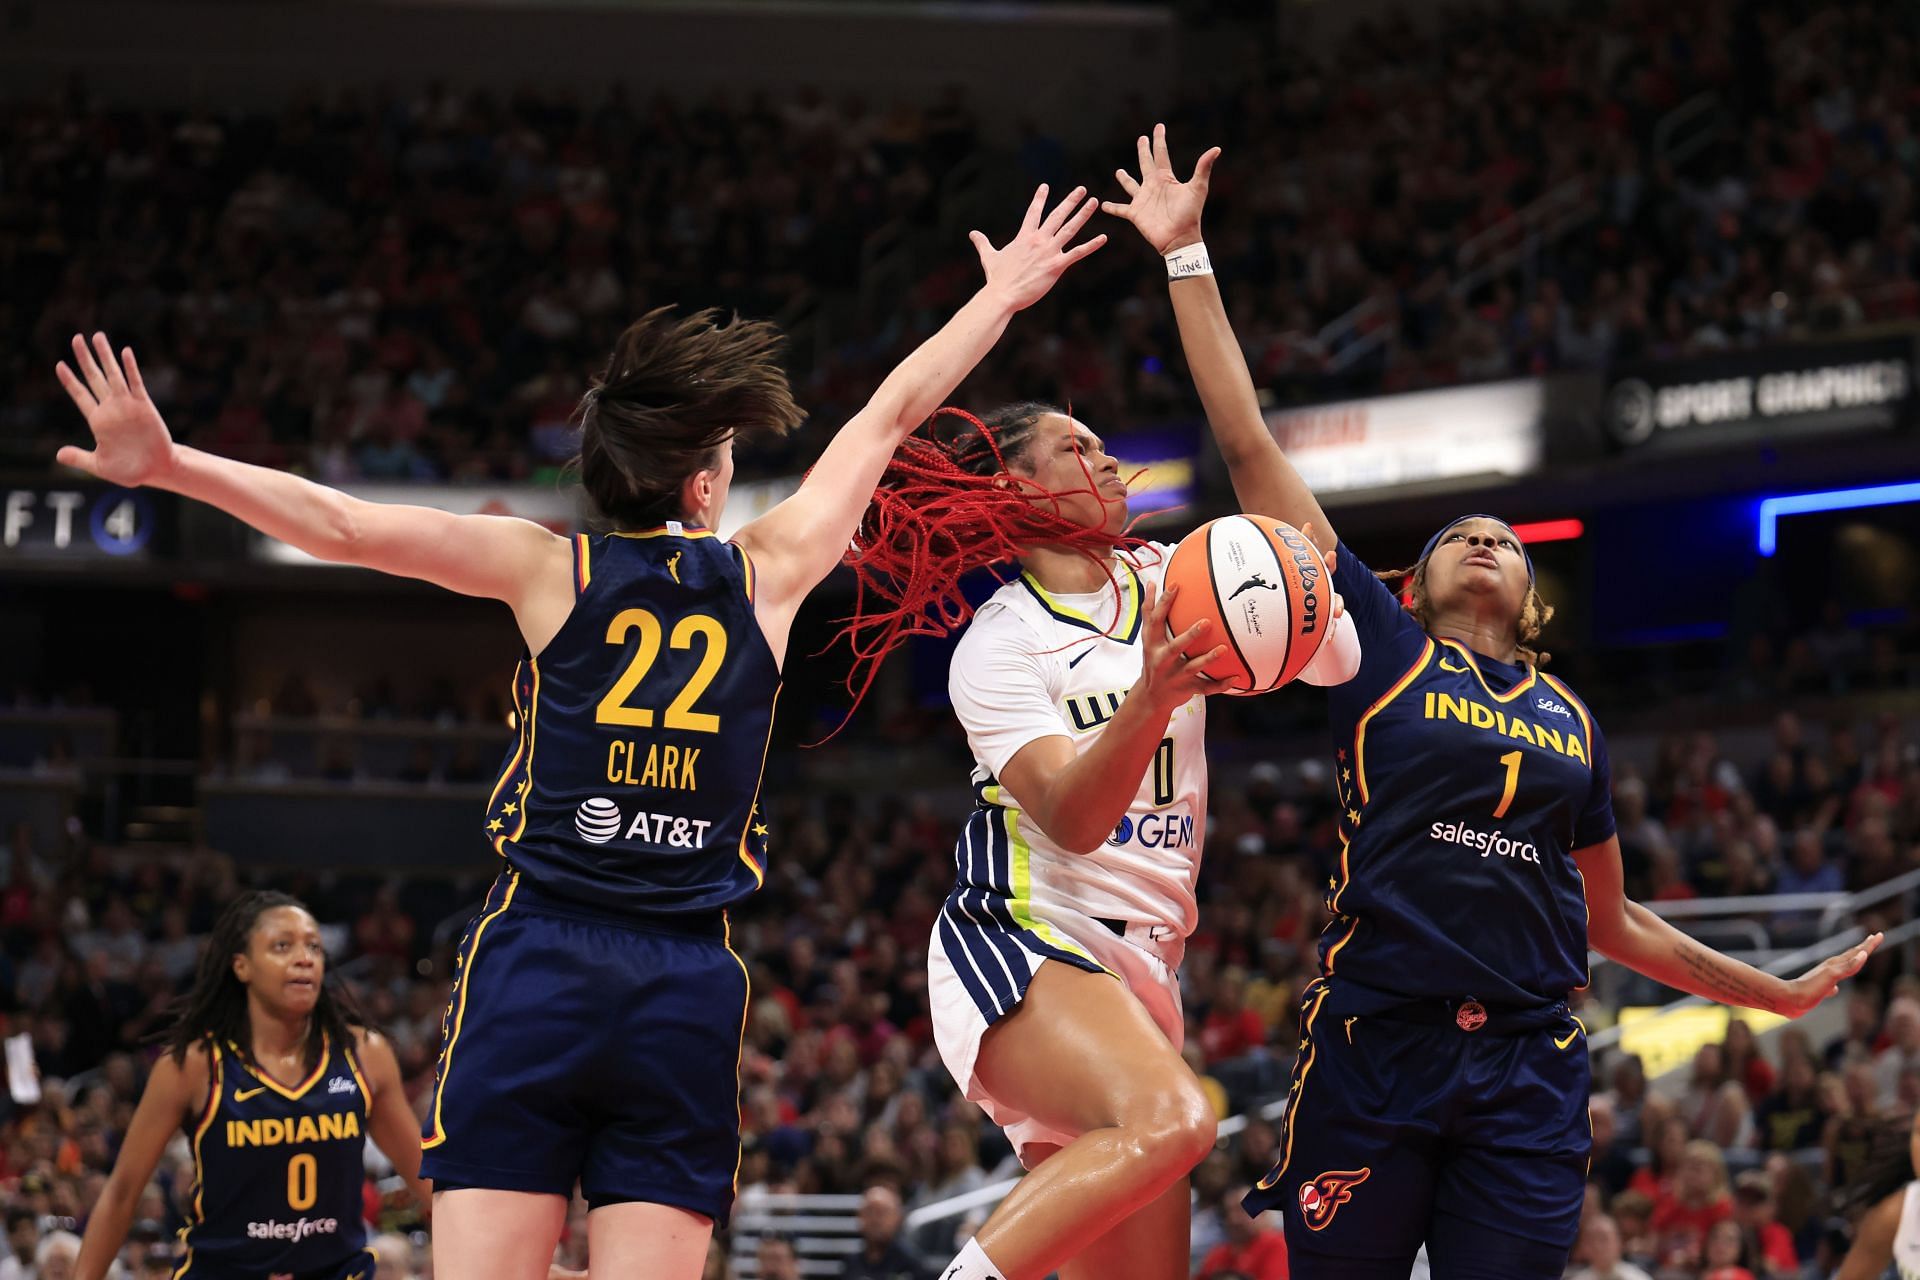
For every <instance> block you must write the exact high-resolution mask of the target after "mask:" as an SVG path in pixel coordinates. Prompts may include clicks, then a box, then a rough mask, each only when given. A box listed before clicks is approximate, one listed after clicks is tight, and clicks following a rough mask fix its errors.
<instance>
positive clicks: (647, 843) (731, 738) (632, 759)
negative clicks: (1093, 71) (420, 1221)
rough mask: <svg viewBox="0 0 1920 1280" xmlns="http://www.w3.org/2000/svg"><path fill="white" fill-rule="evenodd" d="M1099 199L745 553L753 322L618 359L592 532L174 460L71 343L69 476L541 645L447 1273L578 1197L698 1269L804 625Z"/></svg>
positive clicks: (439, 1094)
mask: <svg viewBox="0 0 1920 1280" xmlns="http://www.w3.org/2000/svg"><path fill="white" fill-rule="evenodd" d="M1084 195H1085V192H1084V191H1075V192H1073V193H1072V194H1071V195H1069V196H1068V197H1067V199H1066V200H1064V201H1062V202H1061V203H1060V204H1059V205H1057V206H1055V207H1054V208H1053V210H1052V211H1051V212H1049V211H1048V210H1047V208H1046V200H1047V189H1046V188H1045V187H1042V188H1040V190H1039V191H1038V192H1036V193H1035V195H1034V198H1033V203H1032V205H1031V207H1030V208H1029V209H1028V210H1027V216H1026V219H1025V221H1024V223H1023V224H1022V225H1021V228H1020V230H1019V233H1018V234H1017V235H1016V236H1015V237H1014V238H1013V239H1012V240H1011V241H1009V242H1008V243H1007V244H1006V245H1005V246H1004V247H1002V248H999V249H996V248H994V247H993V246H992V245H991V244H990V243H989V242H988V240H987V238H986V237H985V236H984V235H982V234H981V233H980V232H977V231H976V232H974V233H973V242H974V246H975V248H976V249H977V250H978V251H979V255H980V263H981V267H982V269H983V271H984V273H985V276H986V280H985V283H984V284H983V285H982V286H981V288H980V290H979V292H978V293H976V294H975V295H974V296H973V297H972V298H971V299H969V300H968V301H967V303H966V304H965V305H964V306H962V307H961V308H960V310H959V312H958V313H957V314H956V315H954V317H953V318H952V319H950V320H949V321H948V322H947V324H946V325H945V326H944V327H942V328H941V330H940V331H939V332H938V333H936V334H934V335H933V336H932V337H931V338H929V339H928V340H927V341H926V342H925V343H923V344H922V345H921V346H920V347H919V349H917V350H916V351H914V352H913V353H912V354H911V355H909V356H908V357H907V359H906V360H905V361H904V362H903V363H902V364H901V365H900V366H899V367H898V368H897V369H895V370H894V371H893V372H892V373H891V374H889V375H888V377H887V378H886V379H885V381H883V382H882V383H881V384H880V386H879V388H878V389H877V390H876V391H875V392H874V395H873V398H872V400H871V401H869V403H868V404H867V406H866V408H864V409H863V410H861V411H860V412H859V413H858V414H856V415H855V416H854V417H853V419H852V420H851V421H849V422H848V423H847V424H846V426H845V427H844V428H842V430H841V431H840V432H839V433H838V434H837V435H836V436H835V437H834V438H833V440H832V441H831V442H830V443H829V444H828V445H827V448H826V452H825V453H824V454H823V455H822V456H821V458H820V461H819V463H818V464H817V465H816V466H815V467H814V468H813V470H812V471H811V472H810V473H809V475H808V477H807V479H806V480H805V481H804V482H803V483H802V484H801V485H800V488H799V490H798V492H796V493H795V494H794V495H793V496H791V497H789V498H788V499H786V501H784V502H782V503H780V504H779V505H778V506H776V507H774V508H773V510H771V511H769V512H767V513H766V514H765V515H762V516H761V517H759V518H758V519H757V520H754V521H753V522H751V523H750V524H748V525H746V526H745V527H744V528H743V529H741V530H740V532H739V533H738V534H737V535H735V537H734V539H733V541H732V542H731V543H729V542H726V541H723V540H721V539H720V538H718V537H716V536H715V535H714V533H713V528H714V526H716V525H717V524H718V523H719V520H720V516H721V514H722V510H723V508H724V507H725V505H726V500H727V492H728V487H729V482H730V481H731V479H732V476H733V445H734V440H735V437H736V436H738V435H746V434H750V433H752V432H755V431H765V430H773V431H779V430H781V429H783V428H785V427H790V426H792V425H793V424H794V423H795V422H797V421H798V420H799V418H800V417H801V414H800V412H799V410H798V408H797V407H796V406H795V405H794V403H793V398H792V394H791V392H790V390H789V388H788V385H787V379H786V374H785V372H784V370H782V368H781V367H780V360H779V356H780V345H781V343H780V337H779V334H778V332H777V331H776V330H774V329H773V327H772V326H770V325H767V324H764V323H759V322H754V321H743V320H740V319H738V318H737V317H736V318H734V319H733V320H732V321H731V322H729V323H716V322H715V317H713V316H711V315H710V314H702V315H695V316H691V317H687V318H675V317H674V316H672V315H671V314H670V313H669V312H668V311H667V310H666V309H664V308H663V309H661V310H659V311H655V312H652V313H650V314H648V315H647V316H645V317H643V318H641V319H640V320H639V321H637V322H635V323H634V324H633V325H632V326H631V327H630V328H629V329H628V330H627V332H626V333H625V334H623V335H622V336H621V339H620V342H619V345H618V347H617V348H616V350H615V351H614V354H613V356H612V358H611V359H609V360H608V362H607V366H606V370H605V373H604V374H603V376H602V377H601V378H600V379H598V380H597V381H596V383H595V384H594V387H593V390H592V391H590V392H589V393H588V395H587V397H586V400H585V401H584V402H583V404H582V406H581V410H580V413H581V457H580V469H581V478H582V481H583V483H584V485H585V487H586V489H587V492H588V494H589V496H590V497H591V498H592V499H593V501H594V503H595V505H596V506H597V507H598V508H599V511H600V513H601V514H602V516H603V517H604V518H605V520H606V523H607V524H608V525H610V526H611V528H610V529H609V530H608V531H606V532H604V533H599V534H594V535H586V534H582V535H579V536H577V537H572V538H566V537H561V536H559V535H556V534H554V533H552V532H550V531H548V530H547V529H545V528H543V527H541V526H540V525H537V524H533V523H531V522H529V521H525V520H516V519H508V518H501V517H495V516H485V515H473V516H460V515H450V514H448V513H446V512H443V511H435V510H428V509H425V508H420V507H409V506H401V505H389V504H383V503H374V502H364V501H361V500H359V499H357V498H354V497H352V496H350V495H347V494H343V493H340V492H337V491H335V490H332V489H328V488H326V487H324V486H321V485H317V484H313V483H311V482H309V481H306V480H303V479H301V478H299V477H297V476H293V475H288V474H286V473H283V472H279V471H273V470H270V469H268V468H264V467H254V466H247V465H245V464H242V463H239V462H235V461H233V460H231V459H227V458H219V457H215V456H213V455H211V454H207V453H204V452H202V451H200V450H197V449H191V448H187V447H185V446H181V445H177V444H175V443H174V442H173V440H172V438H171V436H170V435H169V433H168V430H167V426H166V424H165V423H164V422H163V421H162V420H161V418H160V415H159V413H158V411H157V410H156V409H155V408H154V405H153V402H152V400H151V399H150V398H149V397H148V396H147V394H146V390H145V388H144V387H143V386H142V385H141V380H140V372H139V367H138V365H137V364H136V363H135V362H134V359H133V353H132V352H131V351H123V352H121V353H120V358H119V359H118V360H116V359H115V358H114V352H113V350H112V348H111V347H109V346H108V344H107V341H106V338H105V336H104V335H99V334H96V335H95V337H94V341H93V344H92V346H91V347H89V346H88V344H87V343H86V342H85V341H84V340H83V339H81V338H79V337H76V338H75V339H74V343H73V354H74V361H75V363H74V367H73V368H68V367H67V366H66V365H64V364H62V365H61V366H60V368H59V374H60V380H61V382H62V384H63V385H64V386H65V387H66V389H67V392H68V394H69V395H70V396H71V397H72V398H73V401H74V403H75V404H76V405H77V406H79V408H80V410H81V412H82V413H84V414H85V415H86V418H87V425H88V427H89V428H90V429H91V431H92V433H93V437H94V441H95V445H94V448H93V449H92V450H86V449H81V448H77V447H71V446H70V447H68V448H64V449H62V450H61V451H60V454H59V458H60V461H62V462H64V463H67V464H68V465H71V466H77V467H80V468H82V469H84V470H86V471H88V472H90V473H92V474H94V475H97V476H100V477H101V478H103V479H106V480H110V481H112V482H114V483H117V484H123V485H141V484H145V485H153V486H155V487H158V488H162V489H168V490H171V491H172V492H175V493H179V494H182V495H185V496H186V497H190V498H194V499H197V500H199V501H202V502H206V503H209V504H211V505H213V506H216V507H219V508H220V509H222V510H224V511H226V512H228V513H230V514H232V515H234V516H237V517H239V518H240V519H242V520H244V521H246V522H247V523H249V524H251V525H253V526H254V527H255V528H257V529H260V530H261V531H262V532H264V533H267V534H269V535H270V536H272V537H276V538H279V539H281V540H282V541H284V542H288V543H291V544H293V545H294V546H297V547H299V548H301V549H302V550H304V551H306V552H308V553H309V554H311V555H314V556H318V557H320V558H322V559H326V560H333V561H337V562H341V563H347V564H356V565H362V566H365V567H367V568H372V569H379V570H382V571H384V572H387V573H393V574H401V575H405V576H407V577H413V578H421V579H425V580H426V581H429V582H433V583H437V584H439V585H441V586H443V587H446V588H448V589H450V590H453V591H459V592H461V593H463V594H467V595H473V596H483V597H490V598H492V599H496V600H501V601H504V602H505V603H507V604H508V605H510V606H511V607H512V609H513V613H514V618H515V620H516V621H517V622H518V624H519V629H520V633H521V635H522V637H523V638H524V640H525V641H526V654H525V656H524V657H523V658H522V660H521V662H520V665H519V668H518V669H517V670H516V672H515V678H514V702H515V706H516V707H517V708H519V710H520V717H519V728H520V734H521V736H520V739H519V741H517V742H516V743H514V744H513V745H512V746H511V747H510V748H509V749H508V752H507V757H506V765H505V769H504V772H503V773H502V776H501V779H500V782H499V784H498V785H497V786H496V787H495V788H494V793H493V797H492V799H491V800H490V801H489V802H488V811H487V817H486V821H485V823H484V830H485V832H486V834H487V840H488V843H489V844H490V845H491V846H492V848H493V849H494V851H495V852H496V853H497V854H498V855H499V857H500V859H501V871H500V876H499V879H498V880H497V881H496V883H495V885H494V888H493V890H492V892H491V893H490V894H489V895H488V900H487V903H486V906H485V909H484V911H483V913H482V914H481V915H479V916H478V917H477V918H476V919H475V921H474V923H473V926H472V928H471V929H470V930H469V932H468V935H467V938H466V940H465V941H464V942H463V943H462V944H461V947H460V952H459V959H458V961H457V968H456V975H457V976H456V979H455V986H454V993H453V997H452V1003H451V1005H450V1007H449V1009H448V1014H447V1018H446V1020H445V1028H446V1029H445V1031H444V1033H443V1040H442V1045H441V1054H440V1064H439V1069H438V1071H437V1073H436V1078H435V1084H434V1092H433V1097H432V1100H431V1103H430V1105H429V1108H428V1111H429V1114H428V1117H427V1131H428V1132H427V1137H426V1138H425V1140H424V1142H423V1146H424V1148H425V1151H426V1155H425V1159H424V1162H423V1164H422V1175H423V1176H424V1177H427V1178H429V1179H431V1180H432V1182H433V1184H434V1203H435V1213H434V1217H435V1223H434V1225H435V1230H436V1236H437V1238H436V1241H435V1247H434V1254H435V1257H434V1262H435V1267H436V1270H437V1272H438V1273H439V1274H441V1275H444V1276H449V1277H454V1278H456V1280H544V1278H545V1277H546V1276H547V1273H548V1264H549V1262H550V1260H551V1259H552V1257H553V1250H554V1244H555V1242H556V1241H557V1240H558V1238H559V1235H560V1230H561V1228H562V1226H563V1225H564V1223H565V1221H566V1214H567V1203H568V1197H569V1195H570V1194H571V1193H572V1192H573V1189H574V1187H575V1186H576V1184H577V1185H578V1186H579V1188H580V1190H581V1192H582V1194H583V1195H584V1196H585V1197H586V1199H587V1202H588V1204H589V1206H590V1212H589V1213H588V1215H587V1235H588V1242H589V1244H588V1247H589V1253H590V1261H591V1264H592V1269H593V1272H594V1274H596V1275H600V1276H612V1277H622V1276H644V1277H649V1278H650V1280H651V1278H653V1277H661V1278H662V1280H692V1278H693V1277H695V1276H698V1275H699V1274H700V1271H701V1268H702V1266H703V1265H704V1263H705V1260H706V1255H707V1241H708V1238H709V1237H710V1235H711V1234H712V1231H713V1228H714V1226H715V1224H716V1223H717V1224H720V1225H723V1226H724V1225H725V1223H726V1221H727V1215H728V1213H729V1211H730V1210H731V1208H732V1204H733V1196H734V1180H735V1178H736V1176H737V1173H738V1169H739V1161H740V1133H739V1121H740V1095H739V1076H738V1071H739V1061H740V1037H741V1035H742V1029H743V1027H744V1023H745V1017H746V1004H747V975H746V968H745V966H744V964H742V963H741V962H740V960H739V958H738V957H737V956H735V955H734V954H733V953H732V949H731V948H730V947H729V946H728V945H727V937H728V924H727V915H726V912H727V909H728V908H729V907H731V906H733V905H735V904H738V903H740V902H742V901H744V900H745V899H746V898H747V897H748V896H750V895H751V894H752V893H753V892H754V890H755V889H756V888H758V887H759V884H760V881H761V879H762V876H763V874H764V872H763V867H764V862H765V858H766V854H767V838H768V834H769V833H768V829H767V827H766V825H765V824H764V823H762V822H761V821H760V820H759V818H758V816H757V804H758V798H759V788H760V779H761V775H762V772H763V769H764V762H765V754H766V744H767V741H768V735H769V734H770V732H771V729H772V721H773V707H774V701H775V698H776V697H777V695H778V691H779V683H780V670H781V666H782V663H783V661H784V658H785V655H786V648H787V638H788V630H789V628H790V627H791V625H792V622H793V617H794V613H795V611H796V610H797V609H798V608H799V605H800V602H801V601H802V600H803V599H804V598H805V597H806V595H807V593H808V592H810V591H811V590H812V589H813V588H814V587H815V586H816V585H817V584H818V583H819V582H820V580H821V579H822V578H824V577H825V576H826V575H827V574H828V573H829V572H831V571H832V569H833V567H834V566H835V565H836V564H837V563H838V562H839V560H840V558H841V556H842V555H843V554H844V553H845V551H846V548H847V544H848V541H849V539H850V538H851V537H852V536H853V534H854V531H855V529H856V528H857V526H858V525H859V523H860V520H861V518H862V515H863V513H864V512H865V511H866V508H867V504H868V499H869V496H870V495H871V493H872V489H873V486H874V484H875V483H876V482H877V481H878V480H879V478H880V475H881V472H882V471H883V469H884V468H885V467H886V466H887V464H888V462H889V460H890V459H891V458H892V456H893V452H894V449H895V447H896V446H897V445H898V444H899V443H900V441H901V440H902V439H903V438H904V437H905V436H906V435H907V433H908V432H910V431H911V430H913V428H914V427H915V426H917V425H918V424H920V423H922V422H924V421H925V420H926V417H927V415H928V414H929V413H931V412H932V411H933V409H934V408H935V406H937V405H938V404H939V403H940V401H941V400H943V399H944V398H945V397H946V396H947V395H948V394H950V393H951V392H952V391H953V389H954V387H956V386H957V385H959V382H960V380H961V379H962V378H963V377H965V376H966V374H967V373H968V372H969V371H970V370H971V369H972V368H973V367H974V365H976V364H977V363H979V361H980V359H981V358H982V357H983V356H985V355H986V353H987V351H988V350H989V349H990V348H991V347H992V346H993V344H994V343H995V342H996V341H997V340H998V339H999V337H1000V335H1001V333H1003V332H1004V331H1005V329H1006V327H1007V324H1008V323H1009V322H1010V321H1011V320H1012V318H1013V316H1014V314H1015V313H1016V312H1018V311H1020V310H1022V309H1023V308H1025V307H1028V306H1031V305H1032V304H1033V303H1034V302H1036V301H1038V300H1039V299H1040V298H1041V297H1043V296H1045V294H1046V293H1047V291H1048V290H1049V289H1051V288H1052V287H1053V284H1054V282H1055V281H1056V280H1058V279H1059V278H1060V275H1061V273H1062V272H1064V271H1065V270H1066V269H1067V268H1068V267H1070V266H1072V265H1073V264H1074V263H1075V262H1077V261H1079V260H1080V259H1082V258H1084V257H1086V256H1087V255H1088V254H1090V253H1092V252H1093V251H1094V250H1096V249H1098V248H1099V247H1100V245H1101V244H1102V243H1103V242H1104V240H1105V237H1101V236H1096V237H1094V238H1093V239H1092V240H1089V241H1087V242H1086V243H1084V244H1081V245H1078V246H1075V245H1073V244H1072V240H1073V238H1074V236H1075V235H1077V234H1078V233H1079V231H1080V229H1081V228H1082V227H1083V226H1084V225H1085V224H1086V221H1087V219H1088V218H1089V217H1091V216H1092V214H1093V211H1094V207H1095V202H1093V201H1086V202H1085V203H1083V202H1082V197H1083V196H1084ZM656 760H661V761H663V762H664V763H663V764H662V765H661V766H660V767H659V768H658V769H656V767H655V763H654V762H655V761H656ZM675 761H677V762H678V763H677V764H675V763H673V762H675ZM608 797H615V798H613V799H610V798H608ZM629 820H630V825H629ZM403 1167H405V1166H403Z"/></svg>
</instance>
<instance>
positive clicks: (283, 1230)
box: [247, 1218, 340, 1241]
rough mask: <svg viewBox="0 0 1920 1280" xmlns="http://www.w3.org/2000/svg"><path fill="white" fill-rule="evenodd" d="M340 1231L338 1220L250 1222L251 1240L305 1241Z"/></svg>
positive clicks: (248, 1228)
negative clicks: (309, 1237) (311, 1237)
mask: <svg viewBox="0 0 1920 1280" xmlns="http://www.w3.org/2000/svg"><path fill="white" fill-rule="evenodd" d="M339 1230H340V1219H338V1218H296V1219H294V1220H293V1221H292V1222H274V1221H272V1220H268V1221H266V1222H249V1223H248V1224H247V1239H249V1240H296V1241H297V1240H305V1239H306V1238H307V1237H308V1236H330V1235H333V1234H334V1233H335V1232H337V1231H339Z"/></svg>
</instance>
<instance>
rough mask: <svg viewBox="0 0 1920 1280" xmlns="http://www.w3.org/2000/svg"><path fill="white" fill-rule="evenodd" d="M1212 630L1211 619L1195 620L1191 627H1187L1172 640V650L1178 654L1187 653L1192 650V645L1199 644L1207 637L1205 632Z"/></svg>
mask: <svg viewBox="0 0 1920 1280" xmlns="http://www.w3.org/2000/svg"><path fill="white" fill-rule="evenodd" d="M1212 629H1213V619H1211V618H1200V619H1198V620H1196V621H1195V622H1194V624H1193V625H1192V626H1190V627H1188V628H1187V629H1186V630H1185V631H1182V632H1181V633H1180V634H1179V635H1177V636H1175V637H1174V638H1173V648H1174V649H1175V650H1176V651H1177V652H1180V653H1183V654H1184V653H1187V652H1189V651H1191V650H1192V648H1193V646H1194V645H1196V644H1199V643H1200V642H1201V641H1202V640H1205V639H1206V637H1207V632H1209V631H1211V630H1212Z"/></svg>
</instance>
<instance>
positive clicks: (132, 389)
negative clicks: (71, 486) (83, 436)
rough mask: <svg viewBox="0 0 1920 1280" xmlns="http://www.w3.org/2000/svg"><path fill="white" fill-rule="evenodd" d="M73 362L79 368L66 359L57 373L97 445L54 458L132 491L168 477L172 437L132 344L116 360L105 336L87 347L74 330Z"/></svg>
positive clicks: (71, 448) (73, 447)
mask: <svg viewBox="0 0 1920 1280" xmlns="http://www.w3.org/2000/svg"><path fill="white" fill-rule="evenodd" d="M96 355H97V356H98V357H99V358H98V360H96V359H95V356H96ZM73 363H74V365H75V366H77V367H78V368H79V370H80V372H78V373H75V372H74V371H73V369H70V368H68V367H67V362H66V361H64V360H62V361H61V362H60V363H59V364H58V365H57V366H55V368H54V374H55V376H57V377H58V378H59V379H60V385H61V386H63V387H65V388H66V389H67V395H68V396H70V397H72V399H73V403H74V404H75V405H76V406H77V407H78V408H79V410H80V412H81V413H83V414H85V415H86V417H87V427H88V429H90V430H91V431H92V432H93V448H91V449H82V448H80V447H78V446H77V445H67V446H65V447H63V448H62V449H61V450H60V451H59V453H57V454H55V455H54V458H55V460H56V461H58V462H60V463H62V464H63V465H65V466H69V467H78V468H79V469H80V470H82V471H85V472H86V473H87V474H89V475H94V476H98V477H99V478H100V479H102V480H107V481H110V482H112V483H113V484H117V485H124V486H125V487H127V488H129V489H131V488H133V487H135V486H136V485H143V484H151V483H152V482H153V481H154V480H156V479H158V478H159V477H161V476H163V475H165V474H166V473H167V471H169V470H170V469H171V468H172V466H173V436H172V435H170V434H169V433H168V431H167V424H166V422H165V421H164V420H163V419H162V418H161V417H160V411H159V410H158V409H156V408H154V407H153V400H152V399H151V398H150V397H149V396H148V395H147V386H146V383H144V382H142V381H141V380H140V365H139V363H138V362H136V361H135V360H134V358H133V348H132V347H123V348H122V349H121V351H120V359H118V360H115V359H114V358H113V346H112V344H111V343H109V342H108V341H107V335H106V334H104V333H96V334H94V335H93V345H92V347H88V345H87V340H86V339H85V338H83V337H81V336H80V335H79V334H77V333H76V334H74V335H73Z"/></svg>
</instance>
